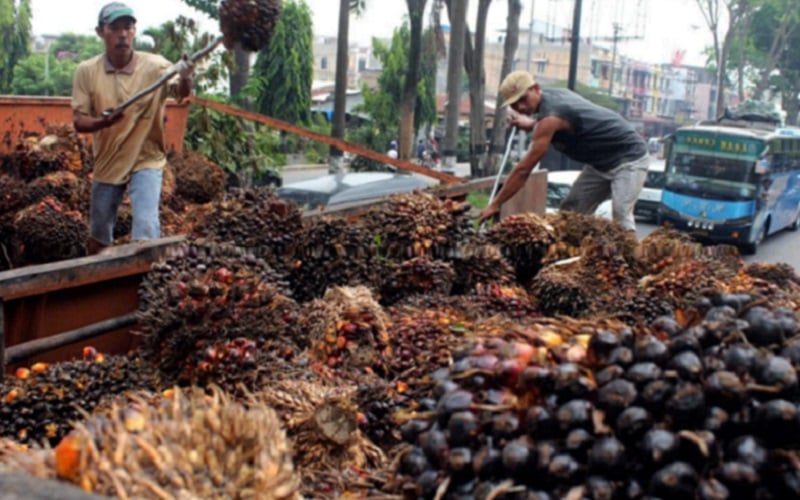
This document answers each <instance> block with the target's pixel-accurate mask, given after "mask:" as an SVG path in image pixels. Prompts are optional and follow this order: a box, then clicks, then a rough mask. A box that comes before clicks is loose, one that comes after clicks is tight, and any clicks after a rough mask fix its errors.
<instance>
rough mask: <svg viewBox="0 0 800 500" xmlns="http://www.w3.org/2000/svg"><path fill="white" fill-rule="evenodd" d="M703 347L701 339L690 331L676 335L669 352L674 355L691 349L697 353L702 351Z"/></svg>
mask: <svg viewBox="0 0 800 500" xmlns="http://www.w3.org/2000/svg"><path fill="white" fill-rule="evenodd" d="M702 350H703V349H702V347H701V346H700V341H699V340H698V339H697V337H695V336H694V335H692V334H690V333H683V334H681V335H678V336H677V337H674V338H672V339H671V340H670V342H669V352H670V354H672V355H673V356H675V355H676V354H679V353H681V352H684V351H691V352H694V353H695V354H700V353H701V352H702Z"/></svg>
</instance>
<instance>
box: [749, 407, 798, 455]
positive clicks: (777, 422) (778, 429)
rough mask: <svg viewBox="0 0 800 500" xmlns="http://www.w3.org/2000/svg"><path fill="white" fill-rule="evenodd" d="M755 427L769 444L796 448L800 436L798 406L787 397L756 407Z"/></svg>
mask: <svg viewBox="0 0 800 500" xmlns="http://www.w3.org/2000/svg"><path fill="white" fill-rule="evenodd" d="M754 424H755V425H754V429H755V431H756V433H758V436H759V437H760V438H761V439H763V440H764V441H765V442H766V443H767V444H769V445H772V446H778V447H781V448H794V447H795V446H796V444H797V442H798V438H799V437H800V416H798V411H797V407H796V406H795V405H794V404H792V403H790V402H789V401H786V400H785V399H773V400H770V401H767V402H766V403H764V404H763V405H761V406H759V407H758V408H756V411H755V422H754Z"/></svg>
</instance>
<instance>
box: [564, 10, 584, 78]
mask: <svg viewBox="0 0 800 500" xmlns="http://www.w3.org/2000/svg"><path fill="white" fill-rule="evenodd" d="M582 7H583V0H575V9H574V11H573V13H572V45H571V47H570V54H569V79H568V80H567V88H569V89H570V90H572V91H575V81H576V80H577V78H578V49H579V47H580V42H581V9H582Z"/></svg>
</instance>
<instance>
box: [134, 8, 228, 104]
mask: <svg viewBox="0 0 800 500" xmlns="http://www.w3.org/2000/svg"><path fill="white" fill-rule="evenodd" d="M215 37H216V36H215V35H214V34H212V33H208V32H205V33H201V32H200V29H199V27H198V24H197V22H196V21H195V20H194V19H190V18H187V17H184V16H178V18H176V19H175V20H173V21H167V22H165V23H163V24H161V25H160V26H157V27H153V28H146V29H145V30H144V31H142V32H141V33H140V35H139V37H138V38H139V40H138V42H139V44H140V45H141V44H143V42H144V41H145V40H146V39H148V38H149V40H150V41H152V45H148V46H147V47H146V50H149V51H151V52H154V53H156V54H161V55H162V56H164V57H165V58H167V59H168V60H170V61H177V60H178V59H180V58H181V57H182V56H183V55H184V54H192V53H194V52H197V51H198V50H200V49H202V48H203V47H205V46H206V45H208V44H209V43H211V42H212V41H213V40H214V38H215ZM227 68H228V57H227V56H226V55H225V54H222V53H219V52H215V53H213V54H212V55H211V56H210V57H209V58H207V59H205V60H203V61H201V62H200V63H199V65H198V69H197V71H196V74H195V78H194V85H195V91H196V92H206V91H208V90H210V89H213V88H214V87H216V86H217V85H218V84H219V83H220V82H221V81H222V80H223V79H224V78H225V77H226V76H227Z"/></svg>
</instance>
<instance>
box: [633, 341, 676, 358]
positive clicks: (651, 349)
mask: <svg viewBox="0 0 800 500" xmlns="http://www.w3.org/2000/svg"><path fill="white" fill-rule="evenodd" d="M633 354H634V356H635V357H636V361H638V362H640V363H641V362H644V361H652V362H653V363H656V364H657V365H663V364H664V363H666V362H667V360H668V359H669V348H668V347H667V345H666V344H665V343H664V342H661V341H660V340H658V339H657V338H655V337H653V336H647V337H643V338H641V339H638V340H637V341H636V345H635V347H634V350H633Z"/></svg>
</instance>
